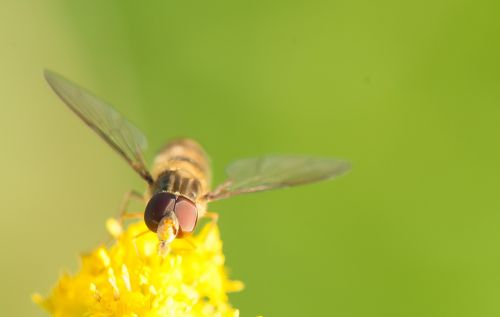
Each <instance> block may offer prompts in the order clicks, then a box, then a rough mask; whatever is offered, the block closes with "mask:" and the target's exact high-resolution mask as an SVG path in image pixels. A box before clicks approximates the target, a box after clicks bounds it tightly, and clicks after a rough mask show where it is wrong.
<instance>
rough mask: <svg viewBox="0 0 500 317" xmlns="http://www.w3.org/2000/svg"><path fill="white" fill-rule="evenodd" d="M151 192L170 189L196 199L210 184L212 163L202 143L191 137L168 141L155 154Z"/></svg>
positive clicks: (195, 200) (205, 191) (168, 190)
mask: <svg viewBox="0 0 500 317" xmlns="http://www.w3.org/2000/svg"><path fill="white" fill-rule="evenodd" d="M151 172H152V173H151V174H152V176H153V180H154V183H153V184H152V185H151V187H150V194H154V193H157V192H159V191H167V192H170V193H173V194H177V195H181V196H185V197H187V198H189V199H191V200H192V201H194V202H197V201H198V199H199V198H200V196H201V195H203V194H206V193H207V192H208V191H209V189H210V188H209V187H210V178H211V173H210V165H209V161H208V157H207V155H206V154H205V151H204V150H203V149H202V148H201V146H200V145H199V144H198V143H197V142H195V141H193V140H191V139H178V140H174V141H172V142H170V143H168V144H167V145H166V146H165V148H164V149H163V150H162V151H161V152H160V153H159V154H158V155H157V156H156V158H155V160H154V164H153V169H152V171H151Z"/></svg>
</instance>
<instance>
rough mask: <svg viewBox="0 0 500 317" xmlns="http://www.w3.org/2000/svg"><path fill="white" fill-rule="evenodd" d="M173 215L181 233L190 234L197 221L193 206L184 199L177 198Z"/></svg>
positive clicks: (196, 210)
mask: <svg viewBox="0 0 500 317" xmlns="http://www.w3.org/2000/svg"><path fill="white" fill-rule="evenodd" d="M175 215H176V216H177V219H178V221H179V226H180V228H181V230H182V232H187V233H189V232H192V231H193V230H194V227H195V226H196V222H197V221H198V209H197V208H196V206H195V204H194V203H193V202H192V201H190V200H189V199H186V198H184V197H179V198H178V199H177V203H176V204H175Z"/></svg>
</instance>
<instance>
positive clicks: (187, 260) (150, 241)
mask: <svg viewBox="0 0 500 317" xmlns="http://www.w3.org/2000/svg"><path fill="white" fill-rule="evenodd" d="M108 228H110V231H111V232H112V233H113V234H114V235H116V242H115V243H114V244H113V245H112V246H111V247H109V248H106V247H104V246H101V247H99V248H97V249H95V250H94V251H92V252H91V253H90V254H87V255H82V261H81V262H82V263H81V269H80V271H79V272H78V273H77V274H75V275H69V274H64V275H62V276H61V278H60V280H59V282H58V283H57V285H56V287H55V288H54V289H53V290H52V292H51V294H50V295H49V296H48V297H46V298H44V297H42V296H41V295H38V294H36V295H34V296H33V299H34V301H35V302H36V303H38V304H39V305H41V306H42V307H44V308H45V309H46V310H48V311H49V312H50V313H51V314H52V315H53V316H65V317H66V316H96V317H97V316H141V317H142V316H151V317H153V316H238V310H236V309H234V308H233V307H231V305H230V304H229V303H228V297H227V293H228V292H232V291H239V290H241V289H242V288H243V284H242V283H241V282H239V281H231V280H229V279H228V277H227V273H226V270H225V267H224V255H223V253H222V241H221V240H220V236H219V230H218V228H217V226H215V225H212V224H207V225H205V227H204V228H203V229H202V230H201V232H200V233H199V234H197V235H196V236H192V237H190V238H189V240H187V239H176V240H175V241H174V242H173V243H172V244H171V245H170V252H169V253H168V254H166V255H162V254H159V253H158V238H157V237H156V235H154V234H142V233H143V232H146V231H147V228H146V226H145V225H144V223H142V222H141V223H136V224H132V225H130V226H129V227H128V228H127V229H126V230H125V231H124V232H123V233H121V232H120V227H119V226H117V225H116V223H114V222H111V223H109V226H108Z"/></svg>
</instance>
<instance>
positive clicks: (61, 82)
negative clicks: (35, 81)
mask: <svg viewBox="0 0 500 317" xmlns="http://www.w3.org/2000/svg"><path fill="white" fill-rule="evenodd" d="M44 75H45V79H46V80H47V82H48V83H49V85H50V86H51V87H52V89H54V91H55V92H56V94H57V95H58V96H59V97H60V98H61V99H62V100H63V101H64V103H66V105H67V106H68V107H69V108H70V109H71V110H73V112H74V113H76V115H77V116H78V117H80V118H81V119H82V120H83V121H84V122H85V123H86V124H87V125H88V126H89V127H90V128H91V129H92V130H94V131H95V132H96V133H97V134H98V135H99V136H100V137H101V138H103V139H104V141H106V143H108V144H109V145H110V146H111V147H112V148H113V149H114V150H115V151H116V152H118V154H120V156H121V157H123V158H124V159H125V160H126V161H127V162H128V163H129V164H130V166H131V167H132V168H133V169H134V170H135V171H136V172H137V173H139V175H140V176H141V177H142V178H144V179H145V180H146V181H147V182H148V183H151V182H152V179H151V175H150V173H149V171H148V169H147V168H146V165H145V164H144V159H143V151H144V150H145V149H146V147H147V140H146V137H145V136H144V135H143V134H142V132H141V131H139V129H137V128H136V127H135V126H133V125H132V124H131V123H130V122H128V121H127V120H126V119H125V118H124V117H122V115H121V114H120V113H118V112H117V111H116V110H115V109H113V108H112V107H111V106H110V105H108V104H106V103H105V102H104V101H102V100H100V99H99V98H97V97H95V96H94V95H92V94H91V93H90V92H88V91H87V90H85V89H83V88H81V87H79V86H78V85H77V84H75V83H72V82H71V81H69V80H67V79H65V78H63V77H62V76H60V75H58V74H56V73H54V72H51V71H48V70H45V71H44Z"/></svg>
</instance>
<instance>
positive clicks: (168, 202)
mask: <svg viewBox="0 0 500 317" xmlns="http://www.w3.org/2000/svg"><path fill="white" fill-rule="evenodd" d="M175 199H176V198H175V196H174V195H172V194H170V193H166V192H160V193H157V194H155V195H154V196H153V197H151V199H150V200H149V202H148V204H147V206H146V211H145V212H144V222H145V223H146V226H148V228H149V230H151V231H154V232H156V230H157V229H158V224H159V223H160V220H161V219H162V218H163V217H165V216H166V215H168V214H169V213H170V212H173V210H174V206H175Z"/></svg>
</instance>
